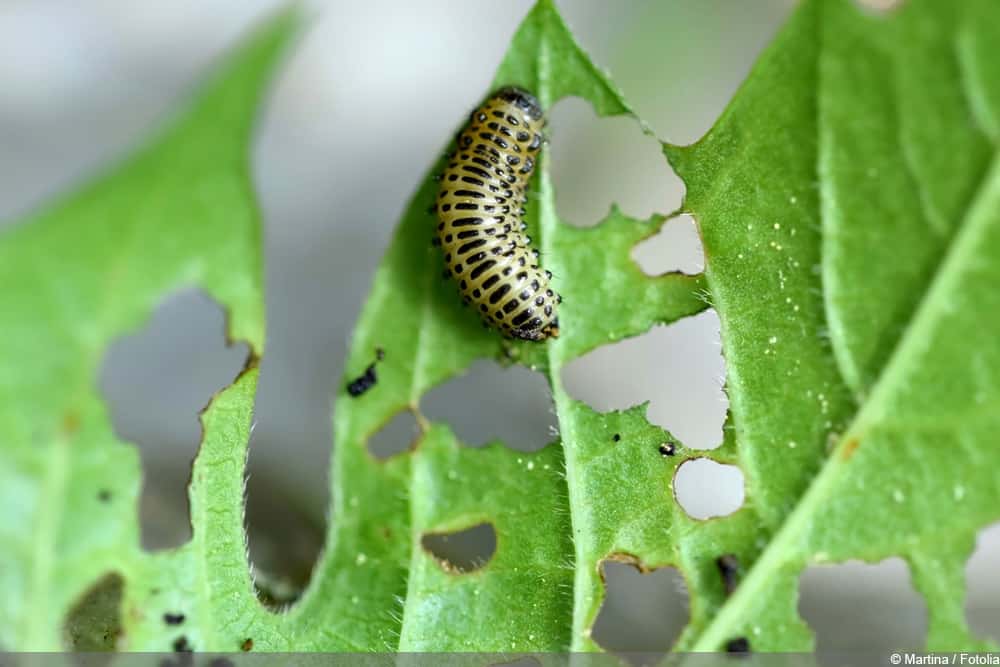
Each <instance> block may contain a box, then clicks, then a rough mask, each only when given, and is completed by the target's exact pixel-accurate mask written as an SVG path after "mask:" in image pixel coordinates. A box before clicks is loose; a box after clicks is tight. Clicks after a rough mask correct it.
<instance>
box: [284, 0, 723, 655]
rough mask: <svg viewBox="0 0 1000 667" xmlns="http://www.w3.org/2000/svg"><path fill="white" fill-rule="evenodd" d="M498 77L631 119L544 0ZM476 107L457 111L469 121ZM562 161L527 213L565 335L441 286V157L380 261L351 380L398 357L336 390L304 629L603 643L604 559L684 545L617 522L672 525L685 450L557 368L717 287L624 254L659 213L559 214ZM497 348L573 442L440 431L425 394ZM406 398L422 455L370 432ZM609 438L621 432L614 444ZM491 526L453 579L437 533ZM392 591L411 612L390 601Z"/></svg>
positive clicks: (350, 642)
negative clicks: (489, 311) (596, 220)
mask: <svg viewBox="0 0 1000 667" xmlns="http://www.w3.org/2000/svg"><path fill="white" fill-rule="evenodd" d="M502 85H518V86H522V87H525V88H527V89H528V90H531V91H533V92H534V93H535V94H536V95H538V97H539V99H540V100H541V101H542V103H543V105H545V106H546V107H551V105H552V104H554V103H555V102H556V101H557V100H558V99H560V98H562V97H565V96H567V95H579V96H581V97H583V98H584V99H586V100H588V101H590V102H591V103H592V104H593V105H594V108H595V109H596V110H597V112H598V113H599V114H602V115H608V114H630V113H631V112H630V111H629V109H628V106H627V105H626V104H625V102H624V101H623V100H622V99H621V96H620V94H619V93H618V91H617V90H616V89H615V88H614V86H613V85H612V84H611V83H610V82H609V81H608V80H607V79H606V78H605V76H604V75H603V74H602V73H601V72H600V71H599V70H598V69H597V68H596V67H595V66H594V65H593V64H592V63H591V62H590V60H589V58H588V57H587V56H586V54H585V53H584V52H583V51H582V50H581V49H580V48H579V46H577V44H576V42H575V41H574V40H573V37H572V35H571V34H570V33H569V31H568V29H567V28H566V26H565V24H564V23H563V22H562V19H561V18H560V17H559V15H558V13H557V11H556V9H555V7H554V6H553V5H552V3H551V2H549V1H548V0H542V1H541V2H539V3H538V4H537V5H536V6H535V8H534V9H533V10H532V11H531V12H530V13H529V14H528V16H527V17H526V18H525V19H524V21H523V23H522V24H521V27H520V28H519V29H518V31H517V33H516V35H515V36H514V38H513V40H512V43H511V47H510V50H509V51H508V54H507V56H506V57H505V59H504V61H503V63H502V64H501V66H500V69H499V71H498V73H497V76H496V79H495V81H494V86H493V87H494V88H498V87H500V86H502ZM485 92H488V91H484V94H485ZM466 113H467V110H464V109H463V110H457V111H456V114H455V120H456V124H457V123H460V122H462V120H463V119H464V118H465V117H466ZM548 168H549V163H548V158H547V157H546V156H545V154H544V152H543V155H542V157H541V159H540V161H539V167H538V170H537V172H538V173H537V175H536V177H535V181H534V182H533V184H532V188H531V190H532V193H533V196H532V199H531V201H530V202H529V204H528V224H529V231H530V233H531V236H532V238H534V239H536V242H537V243H539V248H540V249H541V251H542V257H543V258H544V264H545V266H546V268H548V269H549V270H551V271H552V272H553V274H554V275H555V279H554V281H555V287H556V289H557V290H558V291H559V292H561V293H562V295H563V297H564V301H563V304H562V305H561V307H560V323H561V326H562V334H561V335H560V338H558V339H557V340H555V341H552V342H550V343H547V344H537V343H514V342H510V341H505V340H503V339H502V338H501V337H500V335H499V334H498V333H496V332H495V331H489V330H485V329H483V327H482V325H481V324H480V321H479V318H478V316H477V315H476V313H474V312H472V311H471V310H468V309H465V308H463V306H462V302H461V299H460V298H459V296H458V293H457V291H456V290H457V288H456V287H455V285H454V284H453V283H451V282H448V281H444V280H442V278H441V270H442V268H443V266H444V265H443V260H442V257H441V254H440V251H439V250H438V249H436V248H434V247H432V245H431V240H432V239H433V234H434V229H435V226H436V221H435V220H434V217H433V214H431V213H428V212H427V209H428V207H429V206H430V205H431V204H432V203H433V202H434V200H435V197H436V192H437V189H438V183H437V182H436V180H435V178H434V177H435V176H436V174H438V173H439V172H440V169H441V163H439V164H438V165H436V166H435V167H434V168H432V169H431V171H430V173H429V174H428V175H427V177H426V178H425V180H424V182H423V184H422V185H421V186H420V187H419V189H418V191H417V193H416V195H415V196H414V197H413V200H412V201H411V203H410V205H409V206H408V208H407V210H406V212H405V213H404V215H403V217H402V220H401V222H400V225H399V227H398V229H397V231H396V234H395V237H394V238H393V240H392V242H391V244H390V246H389V249H388V251H387V253H386V256H385V258H384V259H383V261H382V263H381V264H380V266H379V267H378V269H377V271H376V274H375V280H374V285H373V286H372V291H371V294H370V295H369V298H368V301H367V303H366V305H365V308H364V310H363V312H362V315H361V318H360V321H359V322H358V325H357V328H356V330H355V332H354V338H353V343H352V346H351V351H350V354H349V357H348V362H347V370H348V372H347V377H346V378H345V382H344V385H346V384H347V381H349V380H350V379H351V378H353V377H356V376H358V375H360V374H361V373H362V372H363V371H364V370H365V369H366V368H367V366H368V365H369V364H371V363H372V362H373V359H374V358H375V350H376V349H381V350H383V351H384V353H385V358H384V360H383V361H381V362H378V363H377V375H378V383H377V384H376V386H375V387H374V388H372V389H371V390H369V391H368V392H367V393H365V394H363V395H362V396H360V397H352V396H350V395H349V394H348V393H347V392H346V391H342V392H341V393H340V395H339V396H338V398H337V404H336V410H335V415H336V417H335V421H334V435H335V437H334V440H335V442H336V451H335V456H334V470H333V489H334V498H335V501H334V508H333V528H332V531H331V533H330V536H329V540H328V542H327V548H326V551H325V552H324V557H323V558H322V560H321V561H320V563H319V564H318V565H317V567H316V570H315V573H314V579H313V582H312V585H311V587H310V590H308V591H307V593H306V595H305V598H304V599H303V601H302V602H301V603H300V604H299V605H298V606H297V607H296V608H295V609H294V610H292V612H291V613H292V615H293V616H294V617H296V618H297V619H300V622H301V623H302V624H303V626H308V627H309V628H312V627H314V626H315V627H316V628H322V630H315V631H314V632H317V633H318V632H321V631H322V632H325V633H326V635H327V638H328V639H329V641H332V642H333V644H332V647H334V648H337V649H340V650H349V649H358V648H371V647H375V648H391V649H396V648H398V649H399V650H420V651H430V650H439V651H447V650H481V651H510V650H518V651H530V650H535V651H554V650H565V649H568V648H570V647H573V648H577V649H578V648H593V647H594V645H593V644H592V643H591V642H590V641H589V639H588V638H587V634H588V632H589V630H588V628H589V627H590V624H591V623H592V622H593V619H594V617H595V616H596V614H597V610H598V608H599V606H600V598H601V592H602V590H603V588H602V583H601V579H600V573H599V568H598V563H599V561H600V560H601V559H602V558H604V557H606V556H608V555H610V554H613V553H615V552H624V551H628V550H629V549H630V548H632V547H633V546H636V541H637V540H642V539H645V538H648V539H649V540H650V543H649V545H648V546H651V547H652V546H654V545H657V548H659V550H660V553H661V554H671V555H673V554H676V551H675V547H674V546H673V545H672V544H671V543H670V538H669V530H666V531H664V530H663V529H662V525H663V524H661V523H660V522H659V521H657V522H656V523H655V524H653V525H647V523H646V522H645V521H643V522H641V524H640V526H638V527H636V528H634V529H630V528H629V527H628V526H627V524H626V525H625V526H623V525H621V524H619V523H618V522H619V521H621V520H623V519H627V516H626V515H627V514H628V510H629V508H631V509H632V510H637V508H641V509H643V510H648V512H647V513H646V516H647V517H654V516H655V515H656V514H662V518H663V521H664V522H666V523H667V525H668V526H669V523H670V522H672V521H673V520H674V518H675V515H677V514H682V513H679V512H677V511H676V510H675V509H669V510H668V511H667V512H665V513H660V512H658V510H660V509H662V508H663V507H668V508H675V505H674V501H673V499H672V493H671V489H670V479H671V475H672V472H673V469H674V468H675V467H676V462H675V461H673V460H667V459H664V457H663V456H661V455H660V454H659V452H658V451H657V447H658V445H659V444H660V443H662V442H664V441H665V440H668V439H671V440H672V437H671V436H670V435H669V434H666V433H664V432H663V431H662V429H659V428H658V427H654V426H651V425H650V424H649V423H648V422H647V421H646V419H645V417H644V414H643V410H641V409H635V410H630V411H626V412H623V413H612V414H610V415H598V414H597V413H595V412H594V411H593V410H591V409H590V408H589V407H587V406H585V405H583V404H581V403H579V402H576V401H574V400H572V399H571V398H570V397H569V396H568V395H567V394H566V393H565V391H564V390H563V389H562V386H561V381H560V379H559V373H560V371H561V369H562V367H563V366H564V365H565V364H566V363H568V362H569V361H571V360H572V359H574V358H576V357H578V356H580V355H582V354H584V353H585V352H588V351H590V350H592V349H594V348H596V347H598V346H599V345H602V344H604V343H608V342H612V341H616V340H620V339H622V338H625V337H628V336H634V335H636V334H639V333H642V332H644V331H646V330H647V329H648V328H649V327H650V326H652V325H654V324H657V323H666V322H671V321H673V320H676V319H678V318H680V317H683V316H685V315H690V314H694V313H697V312H699V311H701V310H702V309H704V308H705V307H706V304H705V303H704V301H703V300H702V298H701V296H700V291H701V290H702V289H703V287H704V285H703V283H702V281H701V279H700V278H699V277H691V276H685V275H681V274H667V275H665V276H661V277H656V278H650V277H648V276H646V275H644V274H643V273H642V271H641V270H640V269H639V267H638V266H636V265H635V264H634V263H633V262H632V260H631V259H630V257H629V253H630V251H631V248H632V247H633V246H634V245H635V244H636V243H637V242H638V241H639V240H641V239H643V238H646V237H648V236H651V235H653V234H655V233H656V232H657V231H658V229H659V227H660V225H662V224H663V222H664V218H663V217H662V216H657V217H654V218H653V219H652V220H649V221H638V220H632V219H630V218H627V217H626V216H624V215H622V214H621V213H620V212H619V211H618V210H617V209H614V208H613V209H612V210H611V212H610V213H609V214H608V217H607V218H606V219H605V220H604V221H603V222H602V223H601V224H600V225H598V226H596V227H594V228H589V229H578V228H575V227H572V226H570V225H568V224H565V223H564V222H562V221H560V220H559V219H558V217H557V215H556V212H555V197H554V192H553V188H552V184H551V181H550V179H549V176H548ZM483 357H492V358H494V359H497V360H498V361H500V362H502V363H511V362H512V361H515V362H519V363H523V364H525V365H527V366H529V367H532V368H535V369H537V370H540V371H542V372H545V373H546V375H547V376H548V378H549V380H550V384H551V385H552V387H553V395H554V399H555V406H556V410H557V413H558V417H559V422H560V429H561V431H562V441H561V442H560V443H553V444H552V445H550V447H549V448H547V449H545V450H543V451H541V452H538V453H535V454H522V453H519V452H516V451H513V450H511V449H507V448H504V447H502V446H501V445H500V444H499V443H496V444H494V445H492V446H490V447H487V448H485V449H466V448H463V447H461V446H460V444H459V443H458V442H457V441H456V440H455V438H454V436H453V435H452V434H451V432H450V431H449V430H448V429H447V428H445V426H444V425H438V424H429V423H428V422H427V420H426V419H425V418H424V417H423V416H422V415H420V412H419V409H420V408H419V401H420V398H421V396H422V395H423V394H424V393H425V392H427V391H428V390H429V389H430V388H432V387H434V386H435V385H438V384H440V383H442V382H444V381H446V380H448V379H449V378H451V377H454V376H456V375H458V374H460V373H462V372H463V371H464V370H465V369H467V368H468V367H469V366H470V365H471V364H472V362H473V361H475V360H476V359H479V358H483ZM404 410H411V411H413V412H414V413H416V415H417V417H418V423H419V424H420V425H421V430H422V433H421V435H420V437H419V440H418V442H417V443H416V444H415V447H414V448H413V451H412V452H410V453H407V454H405V455H400V456H396V457H393V458H391V459H389V460H388V461H385V462H380V461H377V460H375V459H374V458H373V457H372V456H371V455H370V454H369V453H368V452H367V441H368V439H369V438H371V437H372V436H373V435H374V434H375V433H377V431H378V430H379V429H380V428H381V427H382V426H383V425H384V424H386V423H388V422H389V421H390V420H391V419H392V418H393V417H394V416H395V415H396V414H398V413H400V412H401V411H404ZM614 433H620V434H621V436H622V441H621V443H620V445H617V446H616V445H615V444H614V440H613V439H612V435H613V434H614ZM681 451H683V449H681ZM602 459H603V460H602ZM609 471H613V472H614V474H613V475H608V474H607V473H608V472H609ZM624 479H628V480H630V481H629V484H627V485H625V484H622V480H624ZM567 489H568V496H567ZM602 496H603V497H602ZM677 518H678V519H679V520H681V521H682V522H683V521H685V519H684V518H683V517H681V516H678V517H677ZM483 522H489V523H491V524H492V525H493V526H494V528H495V530H496V534H497V549H496V553H495V555H494V556H493V558H492V559H491V560H490V562H489V563H488V564H487V565H486V566H485V567H483V568H482V569H480V570H477V571H475V572H470V573H465V574H458V573H455V572H446V571H444V570H443V569H442V568H441V566H440V565H439V564H438V563H437V562H436V561H435V560H434V558H433V557H432V556H431V555H429V554H428V553H426V552H425V551H424V550H423V549H422V548H421V546H420V537H421V536H422V535H424V534H427V533H440V532H448V531H455V530H460V529H463V528H468V527H471V526H473V525H476V524H479V523H483ZM389 536H393V537H389ZM398 536H407V538H408V539H400V538H399V537H398ZM664 557H665V556H664ZM407 572H409V577H408V578H407ZM394 599H397V600H398V601H399V602H398V605H399V606H398V607H395V606H394V605H393V604H391V603H389V602H388V601H391V600H394ZM359 619H364V622H359ZM326 646H327V647H330V646H331V644H327V645H326Z"/></svg>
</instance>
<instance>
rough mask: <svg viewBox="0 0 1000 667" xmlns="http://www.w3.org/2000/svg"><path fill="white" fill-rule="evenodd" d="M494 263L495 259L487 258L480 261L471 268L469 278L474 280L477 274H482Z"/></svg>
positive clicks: (494, 264)
mask: <svg viewBox="0 0 1000 667" xmlns="http://www.w3.org/2000/svg"><path fill="white" fill-rule="evenodd" d="M496 263H497V261H496V260H495V259H488V260H486V261H485V262H482V263H481V264H479V265H478V266H476V268H474V269H473V270H472V273H471V274H469V280H475V279H476V278H478V277H479V276H481V275H483V273H485V272H486V271H489V270H490V269H491V268H493V267H494V266H496Z"/></svg>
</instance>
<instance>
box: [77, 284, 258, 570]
mask: <svg viewBox="0 0 1000 667" xmlns="http://www.w3.org/2000/svg"><path fill="white" fill-rule="evenodd" d="M246 359H247V346H246V345H245V344H242V343H240V344H235V345H227V344H226V337H225V313H224V311H223V309H222V308H221V307H220V306H219V304H218V303H217V302H216V301H214V300H213V299H212V298H211V297H209V296H208V295H206V294H205V293H204V292H202V291H200V290H187V291H184V292H180V293H178V294H176V295H174V296H172V297H170V298H168V299H166V300H165V301H164V302H163V303H162V304H161V305H160V306H159V307H158V308H157V309H156V311H155V312H154V313H153V315H152V317H150V319H149V321H148V323H147V324H146V326H145V327H144V328H143V329H142V330H141V331H138V332H136V333H134V334H132V335H128V336H125V337H123V338H120V339H119V340H117V341H115V342H114V343H113V344H112V345H111V346H110V347H109V348H108V351H107V354H106V355H105V357H104V363H103V366H102V368H101V374H100V389H101V392H102V393H103V395H104V398H105V400H106V401H107V405H108V411H109V413H110V417H111V422H112V425H113V427H114V430H115V434H116V435H117V436H118V437H119V438H121V439H122V440H126V441H129V442H133V443H136V444H137V445H138V447H139V450H140V453H141V455H142V456H141V458H142V466H143V488H142V496H141V499H140V510H139V517H140V524H141V530H142V546H143V548H145V549H149V550H157V549H165V548H169V547H175V546H179V545H181V544H183V543H184V542H186V541H187V540H188V539H190V537H191V522H190V519H189V513H188V498H187V484H188V480H189V478H190V476H191V462H192V460H193V459H194V457H195V455H196V454H197V451H198V446H199V443H200V442H201V424H200V422H199V420H198V415H199V413H200V411H201V410H202V409H203V408H204V407H205V406H206V405H207V404H208V402H209V400H210V399H211V397H212V395H213V394H215V393H216V392H218V391H219V390H221V389H223V388H224V387H226V386H227V385H229V384H230V383H231V382H232V381H233V379H234V378H235V377H236V376H237V375H238V374H239V372H240V371H241V370H242V368H243V366H244V364H245V363H246ZM101 491H102V489H95V490H94V493H95V494H98V495H102V494H101ZM112 500H113V496H108V500H107V501H105V502H108V501H112Z"/></svg>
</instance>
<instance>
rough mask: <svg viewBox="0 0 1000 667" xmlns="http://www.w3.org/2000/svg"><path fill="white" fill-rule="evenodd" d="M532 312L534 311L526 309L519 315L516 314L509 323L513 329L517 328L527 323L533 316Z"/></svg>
mask: <svg viewBox="0 0 1000 667" xmlns="http://www.w3.org/2000/svg"><path fill="white" fill-rule="evenodd" d="M534 312H535V311H533V310H532V309H531V308H528V309H527V310H522V311H521V312H520V313H518V314H517V316H516V317H515V318H514V319H512V320H511V321H510V323H511V324H513V325H514V326H515V327H519V326H521V325H522V324H524V323H525V322H527V321H528V318H529V317H531V316H532V315H533V314H534Z"/></svg>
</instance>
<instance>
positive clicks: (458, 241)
mask: <svg viewBox="0 0 1000 667" xmlns="http://www.w3.org/2000/svg"><path fill="white" fill-rule="evenodd" d="M543 124H544V120H543V115H542V108H541V105H540V104H539V103H538V100H537V99H535V97H534V96H533V95H531V94H530V93H528V92H527V91H524V90H521V89H519V88H502V89H500V90H499V91H497V92H496V94H494V95H493V96H492V97H490V98H489V99H488V100H487V101H486V102H485V103H483V105H482V106H481V107H479V108H478V109H476V110H475V111H473V112H472V116H471V118H470V119H469V124H468V125H467V126H466V127H465V129H463V130H462V132H461V133H460V134H459V136H458V147H457V149H456V150H455V153H454V154H452V155H451V156H450V160H449V162H448V167H447V168H446V169H445V170H444V173H443V174H442V176H441V189H440V191H439V192H438V199H437V203H436V205H435V210H436V212H437V216H438V227H437V239H438V241H439V242H440V244H441V247H442V250H443V251H444V261H445V264H446V266H447V271H446V273H448V274H449V275H451V276H452V277H453V278H454V279H455V280H456V281H457V282H458V287H459V290H460V291H461V293H462V297H463V298H464V299H465V302H466V303H468V304H470V305H473V306H474V307H475V308H476V309H477V310H478V311H479V313H480V315H481V316H482V318H483V320H484V321H485V322H486V323H487V324H490V325H491V326H494V327H496V328H497V329H499V330H500V331H501V333H503V334H504V335H505V336H508V337H510V338H522V339H524V340H533V341H541V340H545V339H546V338H554V337H556V336H558V335H559V319H558V317H557V315H556V306H557V304H559V303H560V302H561V301H562V298H561V297H560V296H559V295H558V294H556V293H555V292H554V291H553V290H552V288H551V287H550V285H549V280H550V279H551V278H552V274H551V273H549V272H548V271H545V270H543V269H541V268H539V265H538V251H537V250H532V248H531V239H530V238H529V237H528V236H527V235H526V234H525V233H524V230H525V228H526V225H525V224H524V222H523V216H524V214H525V210H524V209H523V208H522V205H523V204H526V203H527V201H528V198H527V190H528V182H529V181H530V180H531V173H532V171H533V170H534V168H535V159H536V157H537V155H538V151H539V149H540V148H541V147H542V125H543Z"/></svg>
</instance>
